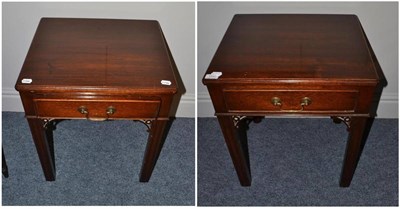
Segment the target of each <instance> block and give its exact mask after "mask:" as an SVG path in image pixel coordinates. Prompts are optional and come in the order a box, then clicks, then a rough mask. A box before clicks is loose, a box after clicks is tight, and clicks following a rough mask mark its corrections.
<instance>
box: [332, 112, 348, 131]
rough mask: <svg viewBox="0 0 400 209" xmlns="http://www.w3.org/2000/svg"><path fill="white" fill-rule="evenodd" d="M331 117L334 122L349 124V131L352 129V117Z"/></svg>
mask: <svg viewBox="0 0 400 209" xmlns="http://www.w3.org/2000/svg"><path fill="white" fill-rule="evenodd" d="M331 118H332V120H333V122H334V123H342V122H343V123H344V124H345V125H346V126H347V131H350V123H351V117H348V116H345V117H341V116H332V117H331Z"/></svg>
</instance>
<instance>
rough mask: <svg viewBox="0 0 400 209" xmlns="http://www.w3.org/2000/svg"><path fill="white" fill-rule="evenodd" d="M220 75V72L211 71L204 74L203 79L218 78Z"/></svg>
mask: <svg viewBox="0 0 400 209" xmlns="http://www.w3.org/2000/svg"><path fill="white" fill-rule="evenodd" d="M221 75H222V72H212V73H211V74H206V77H204V78H205V79H218V78H219V77H220V76H221Z"/></svg>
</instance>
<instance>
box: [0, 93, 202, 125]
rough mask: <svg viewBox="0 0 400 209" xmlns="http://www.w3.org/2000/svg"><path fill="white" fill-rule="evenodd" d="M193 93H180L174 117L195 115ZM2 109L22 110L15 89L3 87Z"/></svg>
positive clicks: (191, 116)
mask: <svg viewBox="0 0 400 209" xmlns="http://www.w3.org/2000/svg"><path fill="white" fill-rule="evenodd" d="M195 101H196V100H195V95H194V94H190V93H186V94H184V95H182V97H181V100H180V103H179V106H178V110H177V112H176V117H190V118H193V117H195V104H196V102H195ZM2 111H7V112H23V111H24V109H23V107H22V103H21V99H20V98H19V94H18V92H17V91H16V90H14V89H11V88H3V105H2Z"/></svg>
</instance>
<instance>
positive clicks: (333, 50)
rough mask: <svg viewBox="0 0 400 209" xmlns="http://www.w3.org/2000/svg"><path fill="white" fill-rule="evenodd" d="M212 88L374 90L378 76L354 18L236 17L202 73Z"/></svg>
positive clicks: (342, 16)
mask: <svg viewBox="0 0 400 209" xmlns="http://www.w3.org/2000/svg"><path fill="white" fill-rule="evenodd" d="M213 71H218V72H222V76H221V77H220V78H219V79H218V81H215V80H204V82H205V83H213V82H218V83H221V82H234V81H237V80H240V82H241V83H243V82H250V83H254V82H262V83H265V82H274V81H275V82H280V81H282V82H288V81H290V82H312V81H314V82H321V81H323V82H325V83H326V82H345V83H348V82H349V81H357V82H366V83H371V84H374V83H376V80H377V78H378V77H377V74H376V72H375V69H374V65H373V61H372V59H371V55H370V52H369V50H368V46H367V42H366V40H365V38H364V36H363V31H362V28H361V24H360V22H359V20H358V18H357V16H355V15H301V14H299V15H281V14H275V15H262V14H259V15H257V14H254V15H253V14H250V15H235V16H234V18H233V20H232V22H231V24H230V25H229V28H228V30H227V31H226V33H225V36H224V37H223V40H222V41H221V44H220V45H219V47H218V49H217V52H216V53H215V55H214V58H213V59H212V61H211V64H210V66H209V68H208V70H207V73H211V72H213Z"/></svg>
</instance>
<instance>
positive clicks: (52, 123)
mask: <svg viewBox="0 0 400 209" xmlns="http://www.w3.org/2000/svg"><path fill="white" fill-rule="evenodd" d="M57 123H58V122H57V120H56V119H54V118H46V119H43V128H44V129H46V130H55V129H56V125H57Z"/></svg>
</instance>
